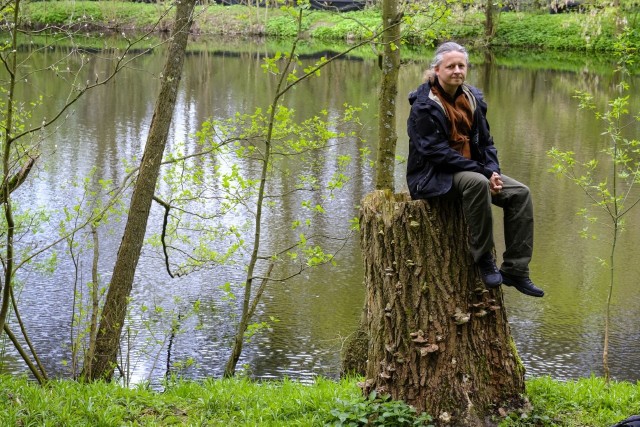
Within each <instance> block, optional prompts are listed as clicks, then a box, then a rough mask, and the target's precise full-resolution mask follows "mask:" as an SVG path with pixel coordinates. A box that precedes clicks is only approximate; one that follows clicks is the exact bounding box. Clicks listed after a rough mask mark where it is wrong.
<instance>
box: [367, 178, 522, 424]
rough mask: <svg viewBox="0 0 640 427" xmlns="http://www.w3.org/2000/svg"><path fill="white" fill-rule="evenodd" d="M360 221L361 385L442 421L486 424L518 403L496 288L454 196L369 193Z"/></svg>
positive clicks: (517, 376) (517, 365)
mask: <svg viewBox="0 0 640 427" xmlns="http://www.w3.org/2000/svg"><path fill="white" fill-rule="evenodd" d="M360 227H361V245H362V253H363V261H364V269H365V273H364V275H365V278H364V280H365V285H366V289H367V296H366V298H367V301H366V306H367V318H368V322H367V326H368V327H367V332H368V335H369V349H368V361H367V375H366V378H367V379H366V381H365V384H364V391H365V393H368V392H370V391H372V390H376V391H377V392H378V393H384V394H389V395H390V396H391V397H392V398H393V399H397V400H403V401H405V402H407V403H408V404H410V405H412V406H414V407H415V408H416V409H417V410H418V412H419V413H420V412H422V411H426V412H427V413H429V414H430V415H431V416H432V417H434V420H435V421H436V422H438V424H439V425H446V424H450V425H455V426H483V425H486V423H487V421H488V419H489V417H491V416H492V415H494V414H497V412H498V410H499V409H500V408H501V407H502V408H513V407H520V406H522V403H523V402H522V394H523V393H524V387H525V383H524V367H523V366H522V364H521V362H520V359H519V357H518V354H517V351H516V348H515V345H514V342H513V339H512V337H511V333H510V330H509V324H508V322H507V316H506V312H505V310H504V304H503V298H502V291H501V290H500V289H497V290H491V291H488V290H486V289H485V287H484V286H483V284H482V282H481V281H480V276H479V273H478V271H477V269H476V267H475V264H474V263H473V259H472V257H471V254H470V252H469V250H468V244H467V239H468V237H467V236H468V234H467V227H466V223H465V221H464V217H463V214H462V210H461V207H460V204H459V203H458V202H456V201H446V200H440V199H430V200H417V201H412V200H411V198H410V196H409V195H408V194H395V195H394V194H391V192H389V191H375V192H373V193H370V194H368V195H367V196H365V198H364V199H363V201H362V206H361V210H360Z"/></svg>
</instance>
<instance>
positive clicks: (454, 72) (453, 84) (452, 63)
mask: <svg viewBox="0 0 640 427" xmlns="http://www.w3.org/2000/svg"><path fill="white" fill-rule="evenodd" d="M434 71H435V72H436V75H437V76H438V81H439V82H440V86H442V88H443V89H444V90H445V91H446V92H447V93H448V94H450V95H454V94H455V93H456V90H458V87H459V86H460V85H462V83H464V79H465V78H466V77H467V61H466V59H465V55H464V53H462V52H447V53H445V54H444V55H442V61H441V62H440V64H438V65H436V66H435V67H434Z"/></svg>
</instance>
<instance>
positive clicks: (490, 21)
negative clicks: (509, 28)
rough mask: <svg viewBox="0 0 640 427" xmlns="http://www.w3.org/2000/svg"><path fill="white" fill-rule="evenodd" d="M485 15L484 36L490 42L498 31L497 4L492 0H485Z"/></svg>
mask: <svg viewBox="0 0 640 427" xmlns="http://www.w3.org/2000/svg"><path fill="white" fill-rule="evenodd" d="M484 16H485V22H484V37H485V41H486V42H487V43H488V42H489V41H491V39H492V38H493V36H494V35H495V33H496V23H495V6H494V5H493V1H492V0H486V1H485V2H484Z"/></svg>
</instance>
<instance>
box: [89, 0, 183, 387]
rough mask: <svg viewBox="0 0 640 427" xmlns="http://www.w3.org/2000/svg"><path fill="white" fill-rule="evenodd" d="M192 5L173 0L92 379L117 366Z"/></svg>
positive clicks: (106, 376) (109, 373)
mask: <svg viewBox="0 0 640 427" xmlns="http://www.w3.org/2000/svg"><path fill="white" fill-rule="evenodd" d="M194 7H195V0H185V1H182V2H178V3H177V9H176V21H175V24H174V29H173V31H172V41H171V44H170V48H169V53H168V56H167V61H166V63H165V66H164V71H163V73H162V77H163V78H162V83H161V86H160V93H159V95H158V100H157V102H156V106H155V110H154V113H153V118H152V119H151V126H150V129H149V136H148V137H147V144H146V146H145V149H144V154H143V156H142V161H141V164H140V170H139V172H138V178H137V180H136V185H135V188H134V190H133V195H132V196H131V205H130V207H129V215H128V217H127V223H126V225H125V230H124V235H123V237H122V242H121V243H120V248H119V249H118V256H117V258H116V263H115V266H114V268H113V275H112V277H111V282H110V284H109V290H108V291H107V296H106V299H105V304H104V308H103V310H102V316H101V318H100V327H99V328H98V334H97V336H96V348H95V353H94V357H93V360H92V364H91V366H89V367H85V376H86V377H87V378H89V379H92V380H97V379H105V380H110V379H111V377H112V375H113V370H114V368H115V366H116V360H117V354H118V348H119V345H120V335H121V333H122V327H123V325H124V320H125V315H126V312H127V305H128V301H129V296H130V294H131V288H132V286H133V279H134V276H135V272H136V267H137V265H138V260H139V259H140V253H141V251H142V243H143V241H144V236H145V233H146V230H147V221H148V219H149V211H150V210H151V202H152V200H153V196H154V193H155V188H156V182H157V180H158V175H159V173H160V163H161V161H162V156H163V153H164V149H165V146H166V142H167V135H168V134H169V127H170V125H171V119H172V118H173V110H174V108H175V104H176V98H177V93H178V86H179V84H180V77H181V75H182V66H183V64H184V56H185V52H186V48H187V42H188V40H189V29H190V27H191V24H192V22H193V21H192V12H193V9H194Z"/></svg>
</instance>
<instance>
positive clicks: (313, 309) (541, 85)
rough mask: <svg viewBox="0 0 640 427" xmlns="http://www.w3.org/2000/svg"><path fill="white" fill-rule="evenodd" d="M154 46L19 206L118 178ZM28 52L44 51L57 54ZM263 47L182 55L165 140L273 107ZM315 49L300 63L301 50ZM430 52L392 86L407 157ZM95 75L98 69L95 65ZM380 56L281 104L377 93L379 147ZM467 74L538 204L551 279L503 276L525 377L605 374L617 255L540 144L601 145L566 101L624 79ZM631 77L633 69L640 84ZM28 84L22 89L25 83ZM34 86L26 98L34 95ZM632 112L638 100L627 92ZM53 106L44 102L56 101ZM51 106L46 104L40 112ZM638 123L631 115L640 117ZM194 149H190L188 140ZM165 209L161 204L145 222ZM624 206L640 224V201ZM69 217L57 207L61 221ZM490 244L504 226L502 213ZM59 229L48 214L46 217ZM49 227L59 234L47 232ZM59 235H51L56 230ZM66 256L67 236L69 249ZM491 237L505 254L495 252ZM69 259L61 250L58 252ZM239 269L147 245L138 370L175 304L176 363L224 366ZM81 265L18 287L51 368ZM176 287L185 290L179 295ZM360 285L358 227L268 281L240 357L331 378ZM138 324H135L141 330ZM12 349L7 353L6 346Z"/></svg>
mask: <svg viewBox="0 0 640 427" xmlns="http://www.w3.org/2000/svg"><path fill="white" fill-rule="evenodd" d="M162 53H163V52H161V51H160V50H158V51H155V52H153V53H152V54H149V55H146V56H145V57H144V58H141V60H140V61H141V64H140V68H144V69H145V70H147V72H146V73H139V72H136V71H134V70H129V71H127V73H126V74H124V75H123V76H121V77H120V78H118V79H117V80H116V81H114V82H112V83H110V84H109V85H107V86H105V87H103V88H101V89H99V90H97V91H96V92H94V93H93V94H92V95H90V96H88V97H86V98H84V99H83V100H82V101H81V102H80V103H79V104H78V105H77V107H76V108H75V109H74V112H73V114H72V115H71V116H70V117H69V118H68V119H67V120H66V121H65V124H64V126H62V127H61V128H60V129H59V131H58V132H57V133H56V134H55V135H54V136H53V138H51V139H50V140H48V141H46V143H45V144H44V146H43V158H47V159H50V162H49V163H47V165H46V167H44V166H41V169H40V170H38V171H37V173H34V174H33V175H32V176H31V177H30V178H31V179H30V180H29V181H28V182H27V183H25V184H24V185H23V187H21V188H20V189H19V191H18V192H17V193H16V195H17V196H18V198H19V199H20V200H21V202H22V203H27V204H31V205H32V206H38V205H46V206H52V207H62V206H64V205H65V204H68V202H69V201H73V200H74V199H76V198H77V197H80V196H81V194H80V193H79V190H78V189H77V188H74V187H72V186H70V185H69V183H70V182H72V181H74V180H76V179H78V178H82V177H85V176H88V175H89V173H90V171H91V169H92V168H94V167H95V168H97V176H99V177H102V178H106V179H113V180H114V181H118V180H119V179H121V178H122V177H123V175H124V169H123V164H122V160H123V159H127V160H129V161H133V159H134V158H136V157H137V156H139V155H140V153H141V150H142V147H143V145H144V142H145V139H146V134H147V129H148V126H149V122H150V120H151V114H152V111H153V106H154V103H155V94H156V93H157V81H156V79H155V76H157V73H158V72H159V70H160V69H161V68H162V64H163V61H164V57H163V54H162ZM51 55H55V52H49V53H47V57H39V56H37V55H36V56H34V61H40V62H41V63H42V64H44V63H46V61H48V60H50V59H51V58H50V56H51ZM265 55H266V50H265V49H264V48H263V47H261V46H260V45H252V47H251V50H249V53H240V54H227V53H219V52H211V53H207V52H197V53H192V54H190V55H189V56H188V57H187V60H186V63H185V74H184V78H183V82H182V87H181V91H180V94H179V96H178V105H177V106H176V112H175V119H174V122H173V126H172V129H171V133H170V145H171V146H174V145H175V144H178V143H181V142H184V141H188V140H189V137H188V135H189V134H192V133H193V132H195V131H196V130H197V129H198V127H199V124H200V123H201V122H203V121H204V120H206V119H207V118H209V117H218V118H226V117H231V116H232V115H234V114H235V113H236V112H252V111H253V110H254V109H255V108H256V107H263V108H265V107H266V106H267V105H268V103H269V100H270V96H272V95H273V91H274V82H273V79H269V78H267V77H265V75H264V74H263V71H262V69H261V68H260V64H261V59H262V58H263V57H264V56H265ZM308 61H309V60H306V62H308ZM427 61H428V58H425V62H424V64H415V63H409V64H406V65H405V66H404V67H403V69H402V71H401V73H400V87H399V96H398V105H399V106H400V108H399V117H398V130H399V133H400V135H399V141H398V155H400V156H406V154H407V152H406V150H407V138H406V135H405V134H404V131H403V130H404V126H405V125H404V124H405V122H406V118H407V114H408V105H407V103H406V94H408V93H409V92H410V91H411V90H413V89H414V88H415V87H416V86H417V85H418V84H419V83H420V79H421V75H422V67H424V66H426V63H427ZM95 67H97V68H94V69H91V70H90V72H91V73H96V72H104V69H101V68H99V67H100V66H99V65H96V66H95ZM377 77H378V68H377V64H376V62H375V61H373V60H371V61H369V60H341V61H338V62H336V63H335V64H333V65H332V66H331V67H329V68H328V69H326V70H324V71H323V72H322V74H321V76H320V77H318V78H315V79H311V80H309V81H308V82H305V83H304V84H303V85H301V86H300V87H298V88H297V89H295V90H294V91H292V92H291V93H289V94H287V96H286V99H285V102H286V104H287V105H288V106H290V107H293V108H295V109H296V111H297V112H298V113H299V114H300V116H301V117H309V116H312V115H315V114H317V113H318V111H319V110H320V109H327V110H328V111H330V112H331V113H335V112H336V111H338V110H340V109H341V108H342V105H343V104H344V103H345V102H348V103H350V104H353V105H359V104H361V103H367V104H369V105H370V106H371V107H370V110H369V112H368V113H367V115H366V116H365V117H366V119H365V120H366V122H365V125H366V128H367V129H368V135H367V139H368V141H369V146H370V147H371V149H372V151H373V152H375V140H376V130H375V129H376V119H375V105H376V102H377V93H376V90H377V86H376V85H377ZM469 79H470V83H471V84H474V85H477V86H479V87H480V88H481V89H482V90H483V91H484V92H485V95H486V98H487V100H488V102H489V113H488V114H489V120H490V122H491V129H492V133H493V135H494V138H495V141H496V144H497V146H498V149H499V153H500V157H501V162H502V166H503V171H504V172H505V173H506V174H508V175H510V176H513V177H514V178H516V179H519V180H521V181H523V182H525V183H527V184H528V185H529V186H530V187H531V189H532V192H533V195H534V203H535V207H536V221H537V222H536V246H535V253H534V260H533V263H532V266H531V267H532V271H533V272H534V279H535V280H536V281H537V282H539V284H540V285H541V286H542V287H543V288H544V289H545V291H546V292H547V295H546V296H545V297H544V298H543V299H541V300H538V299H535V300H534V299H532V298H527V297H525V296H523V295H521V294H518V293H517V292H515V291H514V290H513V289H506V290H505V293H506V309H507V311H508V315H509V319H510V322H511V329H512V333H513V335H514V338H515V340H516V343H517V347H518V349H519V351H520V353H521V356H522V358H523V361H524V363H525V366H526V367H527V373H528V375H551V376H553V377H555V378H559V379H566V378H574V377H578V376H587V375H589V374H590V373H592V372H593V373H596V374H601V373H602V370H601V350H602V335H603V323H604V322H603V317H602V316H603V313H604V308H605V305H604V304H605V297H606V284H607V274H606V271H605V270H604V269H603V268H602V267H601V266H600V265H599V264H598V262H597V257H606V256H607V255H608V246H607V243H606V241H604V240H601V241H598V240H595V241H588V240H581V239H580V238H579V236H578V230H579V229H580V228H581V227H582V224H581V222H580V220H579V219H578V218H577V217H576V216H575V212H576V211H577V209H578V208H579V207H582V206H584V205H586V204H587V203H588V201H587V199H586V198H585V196H584V194H582V193H581V192H580V191H579V190H577V189H576V188H574V187H573V186H572V185H571V184H569V183H568V182H567V181H563V180H558V179H556V178H555V177H554V176H552V175H551V174H550V173H548V172H547V170H548V169H549V167H550V161H549V159H548V158H547V157H546V154H545V153H546V151H547V150H548V149H549V148H551V147H552V146H558V147H560V148H562V149H565V150H568V149H572V150H574V151H576V152H578V153H579V155H581V156H583V157H584V158H591V157H598V156H599V155H600V154H599V153H600V151H601V149H602V147H603V144H604V141H602V140H601V138H600V137H599V134H600V132H601V129H600V127H599V126H600V124H599V123H598V122H597V121H595V120H594V119H593V117H592V116H591V115H589V114H588V113H585V112H579V111H578V110H577V105H578V104H577V101H576V100H575V99H573V98H572V95H573V92H574V90H575V89H576V88H579V89H582V90H587V91H590V92H593V93H595V94H596V99H597V101H598V102H599V103H600V104H601V105H602V104H604V103H606V102H607V100H608V99H609V98H610V97H611V96H613V95H612V90H613V87H614V86H615V83H616V81H615V80H614V78H612V77H611V76H608V75H596V74H592V73H590V72H584V73H571V72H554V71H545V70H528V69H522V68H518V67H510V68H506V67H501V66H498V65H495V64H484V65H482V66H474V67H473V68H472V70H471V73H470V76H469ZM632 83H633V85H634V87H638V79H637V78H636V79H635V80H634V81H633V82H632ZM33 87H38V88H44V89H45V90H46V91H47V94H48V99H50V100H56V99H59V98H60V97H61V96H62V95H63V93H64V92H63V91H64V88H62V87H57V86H55V85H52V84H50V82H47V79H46V78H44V79H43V81H41V82H35V83H34V85H33ZM25 93H26V92H25ZM25 96H27V95H25ZM633 102H634V103H635V104H634V105H633V108H634V110H633V111H637V110H638V107H639V105H640V99H635V100H633ZM54 106H55V105H53V104H51V105H46V106H44V107H43V108H52V109H53V108H54ZM43 114H45V115H47V113H46V112H45V113H43ZM635 130H636V131H637V130H638V129H637V127H636V128H635ZM358 148H359V147H358V146H357V144H353V145H349V146H341V147H338V148H336V154H337V153H338V152H340V153H342V154H351V155H352V156H354V157H357V154H358V150H357V149H358ZM186 149H187V150H190V149H194V148H193V147H189V146H187V148H186ZM334 161H335V160H334V159H333V158H332V157H330V156H327V157H326V158H323V159H318V162H317V165H316V166H317V173H318V174H322V175H325V176H326V175H328V174H331V173H332V172H333V171H334V170H335V164H334ZM357 171H358V173H356V174H355V176H354V179H353V180H352V181H351V182H350V184H349V186H348V189H347V191H346V192H345V193H343V194H342V195H341V197H340V198H338V199H336V200H334V201H333V202H332V203H330V204H328V205H327V207H328V209H329V211H328V213H327V215H326V217H325V218H324V219H323V220H322V221H320V222H318V223H317V224H315V225H314V226H315V227H316V228H315V230H314V231H316V232H317V233H320V234H326V235H336V234H341V233H344V232H346V230H347V229H348V220H349V219H350V218H352V217H354V216H356V215H357V205H358V203H359V201H360V199H361V197H362V196H363V195H364V194H366V193H367V192H369V191H371V190H372V189H373V173H372V171H371V170H370V169H369V168H368V167H366V165H365V163H364V161H360V163H359V164H358V165H357ZM396 175H397V176H396V182H397V188H398V189H399V190H402V189H403V188H404V166H403V165H402V164H401V165H400V166H399V167H398V169H397V174H396ZM293 185H295V182H293V181H291V180H290V179H285V178H284V177H283V178H282V179H281V180H279V181H276V182H274V183H273V190H274V192H285V191H286V190H288V189H291V188H292V187H293ZM300 201H301V199H300V197H290V198H289V199H288V200H286V203H285V205H284V207H283V208H282V209H279V210H273V211H270V212H268V216H267V218H268V219H267V224H268V229H269V230H270V232H269V233H268V235H267V241H266V244H267V245H268V246H273V247H275V246H276V245H277V243H278V241H279V239H280V238H282V237H283V236H286V235H292V233H293V232H292V231H291V230H289V229H288V223H290V221H291V220H292V218H295V217H297V216H298V215H299V209H300V208H299V205H300ZM160 215H161V212H160V211H159V210H158V209H157V208H156V207H154V210H153V211H152V216H153V218H152V221H150V224H151V226H150V228H151V229H150V230H149V232H150V233H151V232H157V231H158V230H157V227H156V229H152V228H153V227H154V224H157V222H156V221H155V220H157V219H159V218H160ZM631 215H632V217H630V218H628V223H629V224H637V221H639V220H640V211H638V210H636V211H635V212H632V213H631ZM60 218H61V213H58V214H57V215H54V216H53V219H52V224H56V223H57V221H58V220H59V219H60ZM495 226H496V234H497V235H498V236H497V237H498V238H497V241H502V238H501V236H500V233H501V223H500V221H499V220H497V221H496V224H495ZM52 229H55V227H52ZM121 231H122V224H121V223H117V222H116V223H114V224H113V226H112V228H111V230H103V231H102V234H101V254H102V255H101V264H100V274H101V280H102V282H103V283H107V282H108V280H109V276H110V274H111V266H112V265H113V261H114V257H115V253H116V251H117V245H118V244H119V241H120V235H121ZM50 233H52V232H50ZM639 233H640V228H637V227H629V228H628V229H627V230H626V231H625V234H624V235H623V238H622V239H621V242H620V252H619V257H618V262H619V263H620V264H619V265H621V266H623V267H624V268H621V269H619V270H618V271H619V276H618V282H617V283H616V289H615V292H614V301H613V303H614V307H615V310H614V314H613V316H614V319H613V323H612V339H611V344H610V345H611V355H610V363H611V368H612V375H613V376H614V377H616V378H619V379H627V380H634V381H635V380H638V379H640V366H639V362H638V358H637V356H636V355H637V354H639V353H640V339H639V338H640V336H639V335H640V295H639V293H638V292H637V288H636V286H635V281H636V278H637V277H638V274H639V273H640V265H638V264H637V263H628V262H626V263H625V261H628V260H629V259H630V258H632V256H631V255H630V254H633V253H634V252H633V251H634V242H637V241H638V240H639V239H640V235H639ZM49 237H51V236H49ZM59 250H60V251H61V253H64V252H65V250H66V249H65V248H64V247H62V246H60V247H59ZM501 250H502V249H501V248H498V252H501ZM61 258H62V257H61ZM89 259H90V258H88V254H87V255H86V256H85V257H84V258H82V262H83V269H82V272H83V274H84V275H83V277H82V279H81V281H82V282H86V281H87V280H88V279H87V277H89V275H88V273H87V270H86V266H88V265H90V262H89ZM243 273H244V272H243V269H242V268H241V267H239V266H230V267H225V268H217V269H216V270H215V271H213V272H198V273H194V274H193V275H189V276H187V277H183V278H177V279H170V278H169V277H168V276H167V275H166V273H165V270H164V266H163V263H162V260H161V259H159V258H158V257H157V256H156V254H155V253H154V252H153V251H149V250H147V251H145V252H144V253H143V258H142V259H141V261H140V263H139V267H138V273H137V275H136V281H135V285H134V291H133V302H132V307H133V309H132V314H131V316H130V318H129V324H130V325H132V326H133V328H132V329H131V336H130V338H131V339H132V340H133V339H134V338H136V339H137V340H138V344H137V345H136V346H135V347H133V353H132V358H131V373H132V375H133V378H134V379H135V380H142V379H149V378H151V379H158V378H162V376H163V375H164V373H165V371H166V363H167V354H168V349H169V348H168V345H169V340H168V332H167V331H169V329H170V327H171V318H172V316H177V315H178V314H181V317H180V326H181V328H182V330H183V332H182V333H180V334H178V335H177V336H176V337H175V338H174V339H173V340H172V341H171V361H172V362H177V361H182V362H185V361H187V360H188V359H189V358H193V361H194V363H193V364H187V365H184V367H183V369H182V370H181V372H182V373H183V374H184V375H186V376H188V377H192V378H201V377H206V376H219V375H220V374H221V373H222V369H223V367H224V363H225V361H226V358H227V356H228V353H229V339H230V337H231V335H232V334H233V332H234V329H233V324H232V322H230V320H233V319H234V316H235V315H236V314H237V310H238V302H237V301H226V300H225V299H224V293H223V292H222V291H221V290H220V286H221V285H222V284H224V283H225V282H226V281H231V282H240V281H241V280H242V279H243ZM72 277H73V269H72V266H71V265H70V264H69V263H64V262H63V263H62V264H61V266H60V268H58V269H57V270H56V272H55V273H54V274H53V275H51V276H42V275H41V274H40V273H38V272H35V271H30V272H25V273H23V276H21V279H22V282H23V283H24V289H22V290H21V292H20V307H21V309H22V316H23V318H24V319H25V320H26V321H27V327H28V330H29V332H30V334H31V335H32V339H33V341H34V343H35V346H36V348H37V349H38V350H39V351H40V354H41V358H42V359H43V360H44V361H45V364H46V366H47V368H48V369H49V370H50V371H51V372H52V373H53V374H54V375H67V374H68V372H69V369H68V367H67V366H65V364H64V363H63V361H64V360H68V358H69V348H68V344H65V343H67V342H68V340H69V336H70V329H69V322H70V319H71V315H72V311H71V307H72V301H73V285H72ZM176 296H179V299H176V298H175V297H176ZM363 298H364V289H363V285H362V265H361V259H360V252H359V247H358V239H357V236H355V237H353V238H352V239H351V240H350V241H349V242H348V243H347V245H346V246H345V247H344V248H343V249H342V251H341V252H340V253H339V256H338V266H337V267H336V268H332V269H328V268H321V269H318V270H316V271H312V272H306V273H305V274H304V275H301V276H298V277H296V278H295V279H294V280H292V281H289V282H287V283H286V284H273V285H272V286H270V287H269V289H268V290H267V293H266V295H265V298H264V301H263V303H262V304H261V305H260V307H259V312H260V314H259V316H258V320H259V321H269V322H270V325H269V326H268V328H266V329H264V330H263V331H261V332H260V333H259V334H258V335H256V336H255V337H254V338H253V339H252V341H251V342H250V343H249V344H248V345H247V346H246V348H245V353H244V354H243V357H242V359H241V360H240V364H241V365H244V366H246V369H247V371H248V372H249V373H250V374H251V375H254V376H256V377H262V378H281V377H283V376H289V377H293V378H298V379H301V380H304V381H307V380H310V379H312V378H313V377H314V376H315V375H327V376H330V377H335V376H337V375H338V373H339V351H340V348H341V345H342V340H343V339H344V337H346V336H347V335H348V334H350V333H351V332H352V331H353V329H354V328H355V326H356V324H357V321H358V317H359V312H360V309H361V305H362V302H363ZM197 300H200V301H201V303H202V304H201V307H200V310H199V311H198V313H196V314H192V315H187V314H188V313H190V312H191V307H192V306H193V304H194V303H195V301H197ZM142 304H145V305H147V306H150V307H155V306H160V307H163V309H164V310H165V311H164V313H165V316H156V317H155V318H153V319H152V323H151V324H152V325H153V328H154V330H155V331H156V332H157V336H156V337H155V338H157V341H153V342H149V343H148V344H145V343H143V340H142V339H143V338H145V339H146V338H150V337H149V335H148V334H146V333H145V332H144V328H143V326H144V322H146V321H147V320H149V319H148V316H144V315H142V314H141V312H140V306H141V305H142ZM272 316H273V317H276V318H277V319H278V320H279V321H278V322H271V321H270V317H272ZM136 334H138V335H136ZM10 357H13V356H10ZM4 363H5V364H4V367H5V369H7V370H10V371H16V370H20V369H22V368H21V367H20V365H19V364H16V362H15V361H14V360H12V359H10V358H9V359H6V360H5V362H4Z"/></svg>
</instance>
